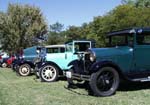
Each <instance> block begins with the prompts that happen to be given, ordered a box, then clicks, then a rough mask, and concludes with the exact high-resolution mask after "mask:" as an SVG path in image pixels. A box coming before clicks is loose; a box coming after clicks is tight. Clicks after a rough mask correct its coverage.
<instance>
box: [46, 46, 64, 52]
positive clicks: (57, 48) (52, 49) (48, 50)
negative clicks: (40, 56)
mask: <svg viewBox="0 0 150 105" xmlns="http://www.w3.org/2000/svg"><path fill="white" fill-rule="evenodd" d="M64 52H65V48H63V47H56V48H55V47H53V48H46V53H64Z"/></svg>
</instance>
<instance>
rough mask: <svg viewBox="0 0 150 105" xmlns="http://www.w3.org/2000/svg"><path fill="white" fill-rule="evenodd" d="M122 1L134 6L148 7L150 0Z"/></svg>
mask: <svg viewBox="0 0 150 105" xmlns="http://www.w3.org/2000/svg"><path fill="white" fill-rule="evenodd" d="M122 2H123V4H129V5H133V6H135V7H150V0H122Z"/></svg>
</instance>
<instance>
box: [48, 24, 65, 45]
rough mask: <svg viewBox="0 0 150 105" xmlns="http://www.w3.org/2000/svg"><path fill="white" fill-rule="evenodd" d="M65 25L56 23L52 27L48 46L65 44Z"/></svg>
mask: <svg viewBox="0 0 150 105" xmlns="http://www.w3.org/2000/svg"><path fill="white" fill-rule="evenodd" d="M63 29H64V25H63V24H61V23H59V22H56V23H54V24H52V25H50V29H49V33H48V36H47V39H48V40H47V42H46V44H51V45H52V44H60V43H64V42H65V32H64V30H63Z"/></svg>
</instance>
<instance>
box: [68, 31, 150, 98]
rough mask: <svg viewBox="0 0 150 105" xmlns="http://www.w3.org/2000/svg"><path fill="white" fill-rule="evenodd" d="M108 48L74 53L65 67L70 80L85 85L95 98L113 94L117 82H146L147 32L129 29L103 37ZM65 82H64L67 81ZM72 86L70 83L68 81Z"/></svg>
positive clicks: (149, 64)
mask: <svg viewBox="0 0 150 105" xmlns="http://www.w3.org/2000/svg"><path fill="white" fill-rule="evenodd" d="M107 37H108V40H109V46H108V47H106V48H91V49H89V50H88V51H87V52H85V53H78V57H79V60H75V61H72V62H71V63H70V64H69V65H68V66H72V70H70V71H68V72H67V73H66V76H67V77H68V78H69V79H71V80H74V79H77V80H84V81H88V82H89V85H90V87H91V90H92V92H93V93H94V95H96V96H110V95H112V94H114V93H115V92H116V90H117V88H118V86H119V82H120V80H121V79H126V80H129V81H134V82H136V81H139V82H145V81H150V28H131V29H125V30H120V31H115V32H111V33H109V34H108V35H107ZM69 79H68V80H69ZM68 82H69V85H74V84H73V81H68Z"/></svg>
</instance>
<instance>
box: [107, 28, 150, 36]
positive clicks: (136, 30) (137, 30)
mask: <svg viewBox="0 0 150 105" xmlns="http://www.w3.org/2000/svg"><path fill="white" fill-rule="evenodd" d="M133 33H136V34H150V27H144V28H129V29H124V30H118V31H113V32H110V33H108V34H107V36H108V37H109V36H117V35H131V34H133Z"/></svg>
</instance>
